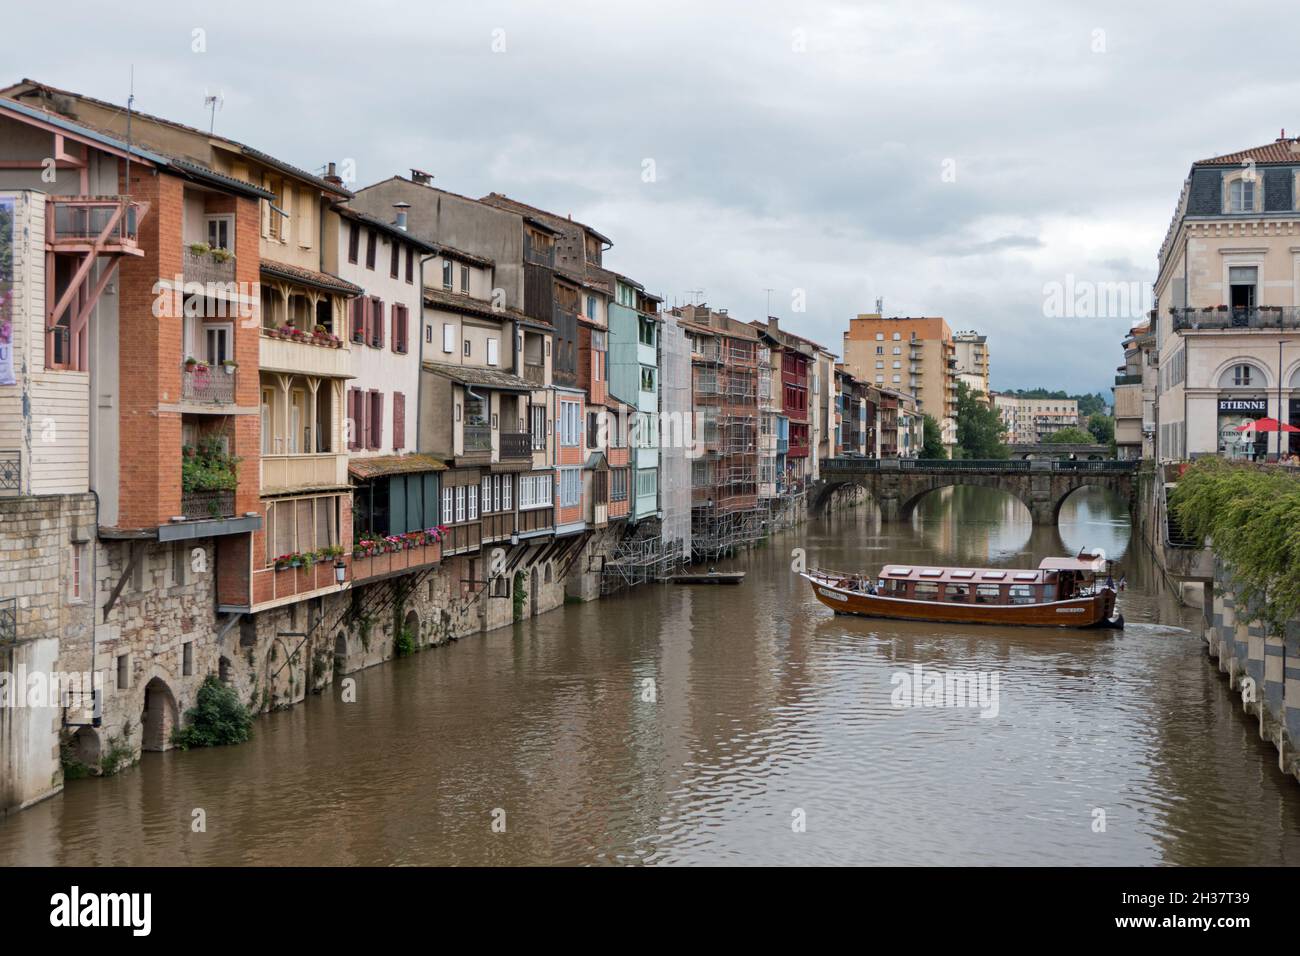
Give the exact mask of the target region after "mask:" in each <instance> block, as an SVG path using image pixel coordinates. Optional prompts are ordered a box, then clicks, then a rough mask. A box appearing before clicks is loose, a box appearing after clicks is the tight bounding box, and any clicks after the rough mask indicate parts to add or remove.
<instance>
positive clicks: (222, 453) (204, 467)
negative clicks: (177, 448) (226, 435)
mask: <svg viewBox="0 0 1300 956" xmlns="http://www.w3.org/2000/svg"><path fill="white" fill-rule="evenodd" d="M242 460H243V459H241V458H237V457H235V456H234V455H231V454H228V453H227V452H226V450H225V448H224V447H223V446H222V444H221V439H220V437H218V436H216V435H207V436H205V437H203V438H201V439H199V443H198V445H197V446H195V445H186V446H185V447H184V448H182V449H181V491H182V492H185V493H189V492H195V491H234V490H235V488H236V487H237V486H238V484H239V463H240V461H242Z"/></svg>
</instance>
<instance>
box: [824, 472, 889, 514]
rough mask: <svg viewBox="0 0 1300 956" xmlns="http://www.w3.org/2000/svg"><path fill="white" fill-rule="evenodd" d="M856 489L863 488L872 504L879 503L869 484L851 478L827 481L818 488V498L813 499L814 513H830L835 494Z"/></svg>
mask: <svg viewBox="0 0 1300 956" xmlns="http://www.w3.org/2000/svg"><path fill="white" fill-rule="evenodd" d="M854 489H860V490H862V491H863V492H865V493H866V496H867V500H868V501H869V502H871V503H872V504H878V502H877V501H876V495H875V492H874V491H873V490H872V488H871V486H870V485H869V484H867V483H866V482H863V481H857V480H855V479H852V478H849V479H846V480H844V481H829V482H825V483H824V484H823V485H822V487H821V488H820V489H818V491H817V495H816V498H815V500H814V501H813V513H814V514H816V515H818V516H821V515H826V514H829V513H830V511H831V505H832V504H833V503H834V501H835V496H836V495H838V494H840V493H841V492H844V491H850V490H854Z"/></svg>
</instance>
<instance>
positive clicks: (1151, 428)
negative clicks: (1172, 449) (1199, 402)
mask: <svg viewBox="0 0 1300 956" xmlns="http://www.w3.org/2000/svg"><path fill="white" fill-rule="evenodd" d="M1155 344H1156V338H1155V333H1154V332H1152V330H1151V324H1150V323H1149V322H1147V323H1143V324H1142V325H1138V326H1134V327H1133V328H1131V329H1129V332H1128V335H1126V336H1125V337H1124V364H1123V365H1121V366H1119V367H1118V368H1117V369H1116V372H1117V373H1118V374H1117V375H1116V376H1115V387H1114V388H1113V389H1112V391H1113V392H1114V395H1115V456H1116V457H1117V458H1119V459H1121V460H1125V461H1129V460H1135V459H1138V458H1150V457H1152V456H1153V455H1154V453H1155V399H1156V377H1157V374H1158V369H1157V368H1156V361H1155V359H1156V348H1155Z"/></svg>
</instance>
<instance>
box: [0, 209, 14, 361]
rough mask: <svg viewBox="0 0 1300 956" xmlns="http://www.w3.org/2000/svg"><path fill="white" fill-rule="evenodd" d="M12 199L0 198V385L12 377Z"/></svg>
mask: <svg viewBox="0 0 1300 956" xmlns="http://www.w3.org/2000/svg"><path fill="white" fill-rule="evenodd" d="M13 300H14V201H13V200H12V199H6V198H0V385H15V384H17V382H16V380H15V379H14V316H13Z"/></svg>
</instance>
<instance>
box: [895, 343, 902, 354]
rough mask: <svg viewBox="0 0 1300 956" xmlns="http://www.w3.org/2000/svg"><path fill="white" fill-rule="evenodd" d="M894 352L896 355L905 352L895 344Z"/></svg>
mask: <svg viewBox="0 0 1300 956" xmlns="http://www.w3.org/2000/svg"><path fill="white" fill-rule="evenodd" d="M894 354H895V355H902V354H903V350H902V349H901V348H899V347H898V346H897V345H895V346H894Z"/></svg>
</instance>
